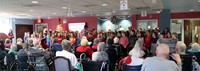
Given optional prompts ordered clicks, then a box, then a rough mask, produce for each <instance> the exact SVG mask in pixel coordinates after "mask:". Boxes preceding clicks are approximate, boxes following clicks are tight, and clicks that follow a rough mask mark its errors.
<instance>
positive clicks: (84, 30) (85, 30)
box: [80, 23, 88, 38]
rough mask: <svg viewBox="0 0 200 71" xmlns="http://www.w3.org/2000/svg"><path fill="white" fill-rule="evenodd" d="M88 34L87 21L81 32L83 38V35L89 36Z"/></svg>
mask: <svg viewBox="0 0 200 71" xmlns="http://www.w3.org/2000/svg"><path fill="white" fill-rule="evenodd" d="M87 34H88V25H87V23H86V24H85V26H84V29H83V30H82V31H81V32H80V35H81V38H82V37H83V36H87Z"/></svg>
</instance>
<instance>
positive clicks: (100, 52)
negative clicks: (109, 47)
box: [92, 42, 108, 61]
mask: <svg viewBox="0 0 200 71" xmlns="http://www.w3.org/2000/svg"><path fill="white" fill-rule="evenodd" d="M105 46H106V44H105V43H104V42H100V43H99V44H98V46H97V52H94V53H93V54H92V60H93V61H108V54H107V53H106V52H105V51H104V50H105Z"/></svg>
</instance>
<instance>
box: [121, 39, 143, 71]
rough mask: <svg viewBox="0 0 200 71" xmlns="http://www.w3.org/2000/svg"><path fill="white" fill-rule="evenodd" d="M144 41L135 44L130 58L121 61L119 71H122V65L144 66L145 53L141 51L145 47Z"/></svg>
mask: <svg viewBox="0 0 200 71" xmlns="http://www.w3.org/2000/svg"><path fill="white" fill-rule="evenodd" d="M142 42H143V41H141V40H138V41H136V43H135V46H134V48H133V49H132V50H131V51H130V52H129V55H130V56H127V57H125V58H123V59H121V60H120V62H119V67H118V68H119V70H121V65H122V63H123V64H126V65H128V66H139V65H142V63H143V62H144V58H143V56H144V54H145V53H144V51H143V50H141V47H142V46H143V44H142Z"/></svg>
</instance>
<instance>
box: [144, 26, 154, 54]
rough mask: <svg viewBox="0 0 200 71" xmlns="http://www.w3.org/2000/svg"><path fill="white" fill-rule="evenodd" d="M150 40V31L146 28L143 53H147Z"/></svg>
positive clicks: (149, 47)
mask: <svg viewBox="0 0 200 71" xmlns="http://www.w3.org/2000/svg"><path fill="white" fill-rule="evenodd" d="M151 40H152V37H151V32H150V30H147V31H146V35H145V37H144V43H143V45H144V47H145V48H146V51H145V54H149V51H150V49H151Z"/></svg>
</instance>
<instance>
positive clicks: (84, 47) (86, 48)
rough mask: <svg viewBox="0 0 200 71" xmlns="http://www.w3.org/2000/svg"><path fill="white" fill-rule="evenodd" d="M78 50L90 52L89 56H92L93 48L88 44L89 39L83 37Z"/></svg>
mask: <svg viewBox="0 0 200 71" xmlns="http://www.w3.org/2000/svg"><path fill="white" fill-rule="evenodd" d="M76 52H82V53H88V56H89V57H91V56H92V53H93V50H92V49H91V48H90V47H89V46H88V41H87V39H82V40H81V45H80V46H79V47H77V48H76Z"/></svg>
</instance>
